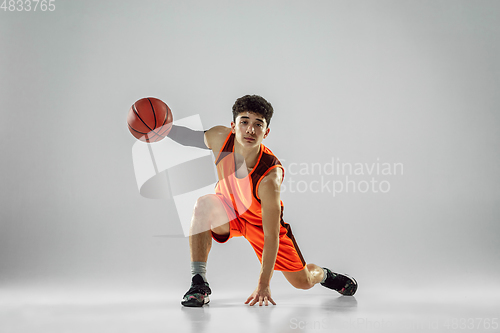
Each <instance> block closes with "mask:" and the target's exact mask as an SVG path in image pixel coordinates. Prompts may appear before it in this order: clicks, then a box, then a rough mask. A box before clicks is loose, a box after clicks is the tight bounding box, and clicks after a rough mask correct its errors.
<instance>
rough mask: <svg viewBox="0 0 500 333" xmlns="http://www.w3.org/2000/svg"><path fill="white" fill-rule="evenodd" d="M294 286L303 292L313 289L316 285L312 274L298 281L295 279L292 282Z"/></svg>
mask: <svg viewBox="0 0 500 333" xmlns="http://www.w3.org/2000/svg"><path fill="white" fill-rule="evenodd" d="M290 282H291V284H292V286H294V287H295V288H297V289H302V290H307V289H311V288H312V287H313V286H314V283H313V282H312V279H311V276H310V274H307V275H304V276H302V277H300V278H298V279H294V280H293V281H290Z"/></svg>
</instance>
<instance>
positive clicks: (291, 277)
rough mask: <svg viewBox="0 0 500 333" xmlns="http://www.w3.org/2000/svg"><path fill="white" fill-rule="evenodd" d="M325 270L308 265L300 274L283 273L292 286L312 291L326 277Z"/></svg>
mask: <svg viewBox="0 0 500 333" xmlns="http://www.w3.org/2000/svg"><path fill="white" fill-rule="evenodd" d="M324 274H325V273H324V272H323V269H322V268H321V267H319V266H318V265H315V264H307V265H306V267H304V269H302V270H301V271H298V272H283V275H284V276H285V278H286V279H287V280H288V282H290V284H291V285H292V286H294V287H295V288H298V289H310V288H312V287H313V286H314V285H315V284H317V283H319V282H321V280H323V276H324Z"/></svg>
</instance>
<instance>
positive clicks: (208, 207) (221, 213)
mask: <svg viewBox="0 0 500 333" xmlns="http://www.w3.org/2000/svg"><path fill="white" fill-rule="evenodd" d="M212 226H216V227H212ZM211 229H212V230H213V231H214V232H215V233H217V234H219V235H226V234H229V223H228V222H227V215H226V211H225V210H224V207H223V206H222V203H221V202H220V200H219V199H218V198H217V197H216V196H215V195H206V196H203V197H200V198H199V199H198V200H197V201H196V205H195V207H194V211H193V217H192V219H191V228H190V232H189V247H190V250H191V261H203V262H206V261H207V260H208V254H209V252H210V249H211V248H212V234H211Z"/></svg>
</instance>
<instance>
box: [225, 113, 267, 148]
mask: <svg viewBox="0 0 500 333" xmlns="http://www.w3.org/2000/svg"><path fill="white" fill-rule="evenodd" d="M231 130H232V132H233V133H234V134H235V136H236V140H237V141H238V142H239V143H240V144H241V145H243V146H245V147H249V148H250V147H253V146H259V145H260V144H261V142H262V140H263V139H265V138H266V137H267V135H268V134H269V128H268V127H267V123H266V119H265V118H264V117H262V116H261V115H259V114H256V113H252V112H241V113H240V114H239V115H238V117H237V118H236V122H231Z"/></svg>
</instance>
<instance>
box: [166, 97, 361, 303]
mask: <svg viewBox="0 0 500 333" xmlns="http://www.w3.org/2000/svg"><path fill="white" fill-rule="evenodd" d="M272 115H273V108H272V106H271V104H270V103H268V102H267V101H266V100H265V99H264V98H262V97H260V96H256V95H252V96H249V95H247V96H244V97H241V98H239V99H238V100H236V102H235V104H234V106H233V121H232V122H231V127H225V126H216V127H213V128H211V129H209V130H207V131H205V132H196V131H192V130H190V129H187V128H184V127H180V126H175V125H174V126H173V127H172V129H171V131H170V133H169V135H168V136H169V137H170V138H171V139H173V140H174V141H177V142H179V143H181V144H183V145H189V146H196V147H199V148H205V149H207V148H208V149H210V150H212V152H213V154H214V155H215V158H216V166H217V172H218V177H219V181H218V183H217V186H216V188H215V194H209V195H206V196H203V197H200V198H199V199H198V200H197V202H196V204H195V207H194V212H193V217H192V220H191V228H190V236H189V245H190V250H191V273H192V280H191V288H190V289H189V290H188V291H187V292H186V294H185V295H184V297H183V299H182V301H181V304H182V305H184V306H189V307H200V306H203V305H204V304H207V303H208V302H209V301H210V299H209V295H210V294H211V290H210V287H209V284H208V282H207V279H206V276H205V274H206V263H207V259H208V253H209V252H210V248H211V245H212V239H214V240H215V241H216V242H219V243H224V242H226V241H228V240H229V239H230V238H232V237H240V236H243V237H245V238H246V239H247V240H248V241H249V243H250V245H251V246H252V247H253V249H254V251H255V253H256V254H257V257H258V258H259V260H260V262H261V270H260V275H259V279H258V281H257V287H256V288H255V290H254V291H253V293H252V294H251V295H250V297H248V299H247V300H246V302H245V304H249V305H251V306H253V305H254V304H256V303H257V302H258V303H259V305H260V306H262V305H263V304H265V305H266V306H267V305H268V304H269V302H270V303H272V304H274V305H276V303H275V301H274V300H273V299H272V297H271V290H270V287H269V285H270V282H271V277H272V275H273V271H274V270H278V271H282V272H283V274H284V276H285V278H286V279H287V280H288V281H289V282H290V283H291V284H292V285H293V286H294V287H296V288H299V289H309V288H311V287H313V286H314V285H315V284H317V283H321V285H323V286H325V287H327V288H330V289H333V290H336V291H338V292H339V293H340V294H342V295H347V296H352V295H354V293H355V292H356V290H357V282H356V280H354V279H353V278H351V277H349V276H347V275H343V274H339V273H334V272H332V271H331V270H329V269H328V268H322V267H319V266H317V265H315V264H311V263H309V264H306V262H305V260H304V258H303V257H302V254H301V252H300V250H299V247H298V245H297V242H296V241H295V238H294V235H293V234H292V229H291V228H290V225H288V224H287V223H285V222H284V220H283V207H284V206H283V202H282V201H281V199H280V186H281V183H282V182H283V177H284V169H283V167H282V165H281V163H280V161H279V160H278V159H277V158H276V156H274V154H273V153H272V152H271V150H269V149H268V148H267V147H266V146H264V145H263V144H262V140H263V139H265V138H266V137H267V136H268V135H269V132H270V129H269V124H270V122H271V117H272Z"/></svg>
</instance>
